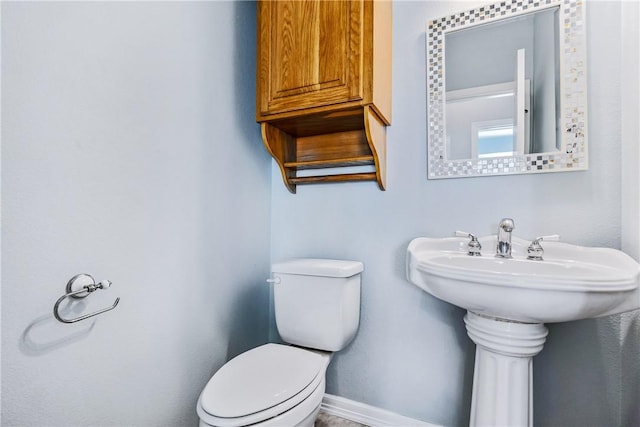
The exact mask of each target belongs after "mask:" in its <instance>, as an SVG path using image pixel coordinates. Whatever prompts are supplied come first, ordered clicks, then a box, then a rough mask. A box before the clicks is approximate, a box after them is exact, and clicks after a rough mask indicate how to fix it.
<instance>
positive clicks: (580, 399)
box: [271, 1, 622, 426]
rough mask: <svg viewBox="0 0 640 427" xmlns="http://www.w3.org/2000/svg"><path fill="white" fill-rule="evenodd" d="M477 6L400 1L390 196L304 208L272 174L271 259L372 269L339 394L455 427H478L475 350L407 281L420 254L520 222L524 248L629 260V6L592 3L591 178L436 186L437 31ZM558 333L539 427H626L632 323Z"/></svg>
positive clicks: (538, 365) (316, 198)
mask: <svg viewBox="0 0 640 427" xmlns="http://www.w3.org/2000/svg"><path fill="white" fill-rule="evenodd" d="M470 3H471V2H467V3H458V2H444V1H443V2H401V1H400V2H394V7H393V14H394V16H393V28H394V33H393V73H394V75H393V110H394V111H393V124H392V126H391V127H390V128H389V129H388V141H387V142H388V145H387V147H388V158H387V166H388V190H387V191H386V192H381V191H379V190H378V189H377V187H376V186H375V185H373V184H371V183H352V184H340V185H319V186H308V187H299V188H298V194H296V195H291V194H289V193H288V192H287V191H286V189H285V188H284V185H283V184H282V182H281V178H280V176H279V173H278V170H277V168H274V169H273V170H272V181H273V183H272V194H273V196H272V227H271V228H272V259H274V260H279V259H282V258H286V257H293V256H317V257H335V258H345V259H356V260H361V261H363V262H364V264H365V272H364V275H363V287H362V314H361V325H360V330H359V332H358V335H357V336H356V339H355V340H354V342H353V343H352V344H351V345H350V346H349V347H348V348H347V349H346V350H344V351H343V352H341V353H339V354H337V355H336V357H335V359H334V361H333V362H332V364H331V366H330V369H329V372H328V385H327V391H328V392H329V393H332V394H338V395H340V396H343V397H347V398H350V399H354V400H357V401H361V402H365V403H368V404H371V405H374V406H378V407H382V408H386V409H389V410H392V411H394V412H398V413H400V414H403V415H406V416H410V417H414V418H418V419H421V420H425V421H429V422H432V423H441V424H444V425H463V424H465V423H467V422H468V414H467V412H468V409H467V408H468V407H469V399H470V390H471V380H472V377H471V375H472V368H473V365H472V363H473V351H474V349H473V346H472V344H471V341H470V340H469V339H468V338H467V335H466V332H465V330H464V325H463V320H462V315H463V312H462V310H458V309H456V308H453V307H452V306H450V305H448V304H446V303H443V302H441V301H439V300H436V299H434V298H432V297H430V296H429V295H427V294H426V293H424V292H422V291H420V290H419V289H418V288H416V287H415V286H413V285H411V284H410V283H408V282H407V280H406V279H405V271H404V263H405V250H406V246H407V244H408V243H409V241H410V240H411V239H412V238H414V237H418V236H449V235H451V234H452V233H453V231H454V230H466V231H470V232H474V233H477V234H480V235H485V234H493V233H495V231H496V228H497V224H498V221H499V220H500V219H501V218H502V217H505V216H509V217H512V218H514V219H515V223H516V230H515V233H516V235H518V236H520V237H523V238H532V237H535V236H537V235H544V234H552V233H559V234H561V235H562V238H563V240H565V241H568V242H574V243H577V244H583V245H601V246H608V247H614V248H619V247H620V216H621V212H620V205H621V193H620V184H621V174H620V162H621V161H620V155H621V154H620V132H621V131H620V126H621V125H620V108H621V105H620V89H621V88H620V61H621V57H622V52H621V49H620V46H621V33H620V28H619V27H620V25H619V24H620V7H619V3H599V2H589V3H588V4H587V15H588V16H587V17H588V20H587V26H588V28H589V37H588V57H589V59H588V69H589V73H588V85H589V87H588V90H589V108H590V109H589V132H590V133H589V143H590V146H589V150H590V169H589V170H588V171H586V172H575V173H555V174H541V175H521V176H510V177H483V178H472V179H450V180H439V181H430V180H427V178H426V177H427V170H426V156H427V154H426V117H427V112H426V101H425V96H426V95H425V94H426V87H425V82H426V74H425V25H426V22H427V21H428V20H429V19H433V18H437V17H439V16H442V15H445V14H448V13H450V12H453V11H454V10H457V9H464V8H466V6H467V5H469V4H470ZM478 3H479V2H476V3H475V4H478ZM549 329H550V338H549V340H548V343H547V346H546V347H545V349H544V350H543V352H542V354H541V355H540V356H538V358H537V359H536V361H535V368H534V371H535V379H534V387H535V399H536V413H535V415H536V424H539V425H563V426H581V425H587V424H589V425H619V421H620V411H619V405H620V402H621V400H620V394H621V388H622V386H621V379H620V372H619V370H620V319H619V318H618V317H613V318H608V319H600V320H590V321H582V322H574V323H570V324H565V325H550V328H549ZM556 398H557V399H559V400H554V399H556ZM558 402H559V403H558Z"/></svg>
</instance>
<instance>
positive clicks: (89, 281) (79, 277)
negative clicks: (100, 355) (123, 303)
mask: <svg viewBox="0 0 640 427" xmlns="http://www.w3.org/2000/svg"><path fill="white" fill-rule="evenodd" d="M110 286H111V281H109V280H102V281H101V282H98V283H96V281H95V279H94V278H93V277H92V276H91V275H90V274H84V273H83V274H76V275H75V276H73V277H72V278H71V279H70V280H69V282H68V283H67V287H66V291H67V293H66V294H64V295H63V296H61V297H60V298H58V301H56V303H55V304H54V306H53V315H54V316H55V318H56V319H58V320H59V321H60V322H62V323H75V322H79V321H81V320H85V319H88V318H90V317H94V316H97V315H98V314H102V313H105V312H107V311H111V310H113V309H114V308H116V306H117V305H118V303H119V302H120V298H119V297H118V298H116V300H115V301H114V303H113V305H111V306H109V307H105V308H103V309H102V310H98V311H95V312H93V313H89V314H85V315H84V316H79V317H75V318H73V319H66V318H64V317H62V316H61V315H60V313H59V312H58V309H59V307H60V304H61V303H62V301H64V300H65V299H67V298H75V299H82V298H86V297H88V296H89V295H90V294H91V293H92V292H95V291H97V290H98V289H108V288H109V287H110Z"/></svg>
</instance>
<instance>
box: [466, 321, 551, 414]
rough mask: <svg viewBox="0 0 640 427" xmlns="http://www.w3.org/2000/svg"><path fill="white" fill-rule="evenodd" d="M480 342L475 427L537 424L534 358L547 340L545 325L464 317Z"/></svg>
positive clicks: (473, 411) (473, 406)
mask: <svg viewBox="0 0 640 427" xmlns="http://www.w3.org/2000/svg"><path fill="white" fill-rule="evenodd" d="M464 321H465V324H466V326H467V333H468V334H469V337H470V338H471V340H472V341H473V342H474V343H476V361H475V367H474V372H473V395H472V398H471V419H470V423H469V424H470V425H471V426H532V425H533V377H532V374H533V356H535V355H536V354H538V353H540V351H541V350H542V347H543V346H544V342H545V340H546V338H547V333H548V331H547V328H546V327H545V326H544V325H543V324H542V323H519V322H513V321H508V320H501V319H495V318H490V317H483V316H479V315H477V314H475V313H472V312H470V311H468V312H467V314H466V316H465V317H464Z"/></svg>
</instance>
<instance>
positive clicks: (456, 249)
mask: <svg viewBox="0 0 640 427" xmlns="http://www.w3.org/2000/svg"><path fill="white" fill-rule="evenodd" d="M478 241H479V243H480V244H481V245H482V250H481V256H469V255H468V252H469V250H468V248H469V246H468V244H469V239H467V238H461V237H449V238H426V237H420V238H417V239H414V240H412V241H411V243H410V244H409V247H408V249H407V278H408V279H409V281H411V282H412V283H414V284H415V285H417V286H418V287H420V288H421V289H423V290H424V291H426V292H428V293H429V294H431V295H433V296H435V297H436V298H439V299H441V300H443V301H446V302H448V303H451V304H454V305H456V306H458V307H461V308H464V309H466V310H467V314H466V315H465V317H464V321H465V324H466V327H467V333H468V334H469V337H470V338H471V340H473V342H474V343H476V359H475V368H474V377H473V395H472V403H471V419H470V424H471V425H472V426H525V425H529V426H531V425H533V399H532V367H533V356H535V355H536V354H538V353H539V352H540V351H541V350H542V348H543V346H544V342H545V340H546V336H547V328H546V327H545V326H544V323H553V322H566V321H571V320H579V319H586V318H594V317H600V316H607V315H611V314H618V313H622V312H625V311H630V310H634V309H637V308H640V288H639V286H638V276H639V274H640V267H639V266H638V264H637V263H636V262H635V261H634V260H633V259H632V258H631V257H629V256H628V255H626V254H624V253H623V252H620V251H618V250H615V249H608V248H589V247H582V246H576V245H571V244H567V243H560V242H543V246H544V259H543V260H541V261H537V260H529V259H527V248H528V246H529V243H530V242H529V241H525V240H522V239H519V238H516V237H513V238H512V241H511V244H512V256H513V258H508V259H506V258H497V257H495V248H496V243H497V237H496V236H495V235H493V236H486V237H482V238H480V239H478Z"/></svg>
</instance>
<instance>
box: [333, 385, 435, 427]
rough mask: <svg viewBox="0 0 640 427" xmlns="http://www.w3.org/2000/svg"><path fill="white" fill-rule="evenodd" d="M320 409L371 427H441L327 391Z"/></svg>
mask: <svg viewBox="0 0 640 427" xmlns="http://www.w3.org/2000/svg"><path fill="white" fill-rule="evenodd" d="M320 410H321V411H324V412H326V413H327V414H329V415H335V416H338V417H340V418H344V419H347V420H349V421H354V422H356V423H360V424H364V425H366V426H370V427H414V426H416V427H417V426H424V427H440V426H438V425H436V424H430V423H426V422H424V421H420V420H415V419H413V418H408V417H405V416H403V415H399V414H396V413H393V412H390V411H387V410H384V409H380V408H376V407H375V406H370V405H367V404H364V403H360V402H356V401H354V400H349V399H345V398H344V397H340V396H334V395H332V394H327V393H325V395H324V398H323V399H322V405H321V406H320Z"/></svg>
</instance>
